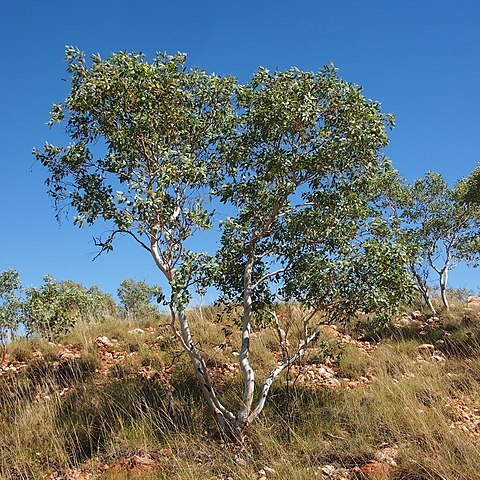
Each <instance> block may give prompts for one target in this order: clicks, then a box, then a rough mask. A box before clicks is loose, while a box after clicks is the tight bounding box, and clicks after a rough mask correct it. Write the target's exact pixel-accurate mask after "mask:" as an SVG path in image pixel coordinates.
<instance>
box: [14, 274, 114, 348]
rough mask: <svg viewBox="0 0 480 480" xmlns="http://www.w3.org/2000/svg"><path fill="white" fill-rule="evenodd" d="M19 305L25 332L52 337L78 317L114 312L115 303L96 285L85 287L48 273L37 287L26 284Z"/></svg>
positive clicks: (70, 325) (95, 318)
mask: <svg viewBox="0 0 480 480" xmlns="http://www.w3.org/2000/svg"><path fill="white" fill-rule="evenodd" d="M22 309H23V316H24V324H25V327H26V329H27V333H28V334H39V335H41V336H44V337H46V338H48V339H52V338H54V337H55V336H57V335H59V334H61V333H65V332H67V331H69V330H70V329H71V328H72V327H73V326H74V325H75V324H76V323H77V322H78V321H79V320H84V321H92V320H101V319H102V318H104V316H105V315H107V314H112V313H114V312H115V310H116V306H115V302H114V301H113V299H112V297H111V296H110V295H107V294H106V293H103V292H101V291H100V290H99V289H98V288H97V287H96V286H93V287H90V288H89V289H85V288H84V287H83V286H82V285H81V284H79V283H76V282H72V281H70V280H63V281H56V280H55V279H53V278H52V277H50V276H48V275H47V276H45V277H44V280H43V284H42V285H41V286H40V287H39V288H35V287H30V288H27V290H26V299H25V302H24V303H23V307H22Z"/></svg>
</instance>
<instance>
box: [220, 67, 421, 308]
mask: <svg viewBox="0 0 480 480" xmlns="http://www.w3.org/2000/svg"><path fill="white" fill-rule="evenodd" d="M238 102H239V108H240V109H241V111H242V112H243V113H242V115H241V116H240V119H239V122H240V128H239V130H238V131H237V134H236V136H235V138H234V139H233V140H232V141H231V143H230V144H229V147H230V150H229V151H228V156H227V165H226V167H225V168H226V178H227V180H226V181H225V182H224V183H223V184H222V185H221V187H220V190H219V192H218V193H219V195H220V197H221V199H222V200H223V201H224V202H225V203H227V204H231V205H232V206H233V207H235V209H236V215H235V216H233V217H231V218H229V219H227V221H225V222H224V223H223V226H222V227H223V236H222V246H221V248H220V250H219V252H218V256H217V257H218V262H219V264H220V268H221V276H220V278H219V280H218V285H219V288H220V289H221V290H222V291H223V293H224V295H225V297H226V298H227V299H230V300H231V301H237V302H238V301H240V298H241V297H242V295H243V294H244V287H245V285H244V283H245V281H246V277H245V275H246V269H249V268H251V270H252V273H251V277H252V278H251V285H252V287H253V288H252V302H253V308H254V310H255V311H256V312H257V314H259V315H260V316H261V315H262V312H263V310H265V309H266V308H267V307H268V308H271V305H272V304H273V302H274V301H275V299H276V298H277V294H278V293H281V295H282V299H284V300H287V301H288V300H298V301H300V302H301V303H302V304H303V305H305V306H309V307H315V308H323V309H327V310H330V311H331V313H332V314H333V315H334V316H336V317H344V316H346V315H352V314H354V313H355V312H356V311H358V310H359V309H362V310H364V311H368V312H376V313H379V314H381V315H384V316H388V315H389V314H391V313H392V311H394V310H395V309H396V307H397V306H398V304H399V302H400V301H401V299H402V298H405V297H408V296H409V295H410V294H411V286H412V282H411V280H410V275H409V274H408V273H407V271H406V268H405V267H406V258H405V254H404V252H403V250H402V247H401V245H398V244H396V243H395V242H394V241H393V239H392V235H391V232H390V230H391V229H390V228H389V223H388V222H387V221H386V220H385V219H384V218H383V212H384V209H383V205H382V203H381V199H382V198H383V197H384V195H383V196H382V194H383V192H384V191H385V190H386V189H392V188H393V187H394V185H397V183H398V179H397V178H396V172H395V171H394V170H393V169H392V168H391V166H390V164H389V162H388V160H386V159H385V158H384V157H383V156H382V155H381V154H380V153H379V151H380V149H381V148H382V147H384V146H386V145H387V143H388V137H387V133H386V128H387V127H389V126H391V125H392V124H393V119H392V117H391V116H390V115H385V114H383V113H382V112H381V109H380V105H379V104H378V103H376V102H371V101H368V100H367V99H366V98H365V97H364V96H363V94H362V92H361V88H360V87H358V86H356V85H352V84H350V83H347V82H345V81H343V80H341V79H340V78H339V77H338V76H337V74H336V70H335V69H334V68H333V67H326V68H325V69H324V70H321V71H320V72H319V73H317V74H312V73H308V72H302V71H300V70H298V69H295V68H292V69H290V70H288V71H286V72H274V73H270V72H268V71H267V70H265V69H260V70H259V71H258V72H257V74H256V75H255V76H254V78H253V80H252V82H251V83H250V84H249V85H246V86H243V87H242V88H241V89H240V91H239V94H238ZM249 263H251V266H249ZM275 272H277V273H275ZM264 280H266V281H264ZM267 280H268V281H267ZM269 306H270V307H269Z"/></svg>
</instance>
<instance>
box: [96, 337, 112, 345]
mask: <svg viewBox="0 0 480 480" xmlns="http://www.w3.org/2000/svg"><path fill="white" fill-rule="evenodd" d="M95 343H96V344H97V345H98V346H99V347H111V346H112V345H113V342H112V341H111V340H110V339H109V338H108V337H97V338H96V339H95Z"/></svg>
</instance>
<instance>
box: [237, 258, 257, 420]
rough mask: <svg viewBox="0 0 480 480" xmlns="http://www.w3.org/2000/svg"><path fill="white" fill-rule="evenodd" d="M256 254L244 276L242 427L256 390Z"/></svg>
mask: <svg viewBox="0 0 480 480" xmlns="http://www.w3.org/2000/svg"><path fill="white" fill-rule="evenodd" d="M254 261H255V256H254V255H253V254H251V256H250V258H249V259H248V262H247V265H246V267H245V272H244V277H243V288H244V290H243V321H242V345H241V349H240V358H239V361H240V370H241V372H242V375H243V405H242V408H241V409H240V411H239V412H238V414H237V419H236V425H237V427H238V428H239V429H242V428H243V427H244V426H245V425H246V423H247V420H248V416H249V414H250V411H251V409H252V403H253V395H254V392H255V373H254V371H253V368H252V366H251V365H250V359H249V356H250V332H251V328H252V315H253V311H252V272H253V264H254Z"/></svg>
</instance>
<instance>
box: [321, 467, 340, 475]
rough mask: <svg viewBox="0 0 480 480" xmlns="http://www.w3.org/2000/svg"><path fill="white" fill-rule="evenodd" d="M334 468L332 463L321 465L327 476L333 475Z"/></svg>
mask: <svg viewBox="0 0 480 480" xmlns="http://www.w3.org/2000/svg"><path fill="white" fill-rule="evenodd" d="M336 470H337V469H336V468H335V467H334V466H333V465H324V466H323V467H322V472H323V473H324V474H325V475H327V476H328V477H333V475H334V474H335V472H336Z"/></svg>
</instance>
